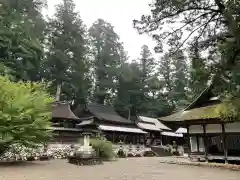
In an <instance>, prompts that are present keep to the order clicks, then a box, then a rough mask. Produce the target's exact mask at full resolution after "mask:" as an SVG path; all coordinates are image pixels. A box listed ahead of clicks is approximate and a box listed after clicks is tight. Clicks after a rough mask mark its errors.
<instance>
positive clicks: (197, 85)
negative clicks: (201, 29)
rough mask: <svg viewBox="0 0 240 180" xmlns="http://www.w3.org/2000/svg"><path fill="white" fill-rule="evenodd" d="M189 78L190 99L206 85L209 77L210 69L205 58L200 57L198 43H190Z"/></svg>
mask: <svg viewBox="0 0 240 180" xmlns="http://www.w3.org/2000/svg"><path fill="white" fill-rule="evenodd" d="M189 58H190V70H189V71H190V72H189V73H190V78H189V91H190V94H191V100H193V99H195V98H196V96H198V95H199V94H200V93H201V92H202V91H203V90H204V89H205V87H206V86H207V82H208V80H209V77H210V73H211V72H210V69H209V66H208V64H207V60H206V59H205V58H203V57H201V54H200V52H199V46H198V43H195V44H192V45H191V47H190V52H189Z"/></svg>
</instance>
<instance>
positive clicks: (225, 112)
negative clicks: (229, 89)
mask: <svg viewBox="0 0 240 180" xmlns="http://www.w3.org/2000/svg"><path fill="white" fill-rule="evenodd" d="M225 97H227V98H226V99H225V100H224V101H223V103H222V104H220V105H218V107H217V108H216V113H218V114H219V116H220V118H221V120H222V121H227V122H234V121H239V120H240V99H239V98H236V97H233V96H232V95H231V94H229V93H227V95H226V96H225Z"/></svg>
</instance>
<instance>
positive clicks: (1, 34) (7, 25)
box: [0, 0, 45, 81]
mask: <svg viewBox="0 0 240 180" xmlns="http://www.w3.org/2000/svg"><path fill="white" fill-rule="evenodd" d="M43 6H44V2H43V1H41V0H39V1H34V0H21V1H20V0H3V1H1V2H0V27H1V30H0V61H1V62H2V63H3V64H4V65H5V66H6V67H8V68H10V69H11V75H13V77H15V79H16V80H19V79H23V80H33V81H37V80H40V78H41V77H40V74H39V72H40V65H41V59H42V56H43V49H42V45H41V43H40V42H41V40H43V30H44V25H45V21H44V19H43V17H42V15H41V9H42V7H43Z"/></svg>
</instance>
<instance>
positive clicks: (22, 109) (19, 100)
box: [0, 76, 53, 154]
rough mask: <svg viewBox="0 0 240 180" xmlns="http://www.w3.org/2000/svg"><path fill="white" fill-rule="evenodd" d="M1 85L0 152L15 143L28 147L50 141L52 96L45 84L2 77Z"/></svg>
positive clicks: (0, 77)
mask: <svg viewBox="0 0 240 180" xmlns="http://www.w3.org/2000/svg"><path fill="white" fill-rule="evenodd" d="M0 85H1V88H0V101H1V103H0V154H2V153H3V152H4V151H5V150H6V149H8V148H9V147H10V146H11V145H12V144H15V143H17V144H21V145H25V146H27V147H29V146H35V145H38V144H42V143H45V142H46V141H47V140H49V138H50V137H51V132H50V131H49V130H47V129H48V127H49V126H50V125H51V123H50V121H49V120H50V118H51V105H52V102H53V98H52V97H51V96H50V95H49V94H48V92H47V89H46V86H45V85H44V84H43V83H32V82H22V81H19V82H18V83H15V82H12V81H10V80H9V79H8V78H7V77H3V76H0Z"/></svg>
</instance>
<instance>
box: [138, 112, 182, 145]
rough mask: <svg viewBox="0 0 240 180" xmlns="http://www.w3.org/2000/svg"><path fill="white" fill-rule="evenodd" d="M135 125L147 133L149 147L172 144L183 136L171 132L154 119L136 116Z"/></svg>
mask: <svg viewBox="0 0 240 180" xmlns="http://www.w3.org/2000/svg"><path fill="white" fill-rule="evenodd" d="M135 123H136V125H137V126H138V127H139V128H141V129H143V130H144V131H146V132H148V136H147V139H148V141H150V142H148V144H149V145H163V144H165V145H166V144H172V142H173V141H176V140H177V139H178V138H182V137H183V134H181V133H175V132H172V130H171V129H170V128H169V127H167V126H166V125H164V124H163V123H162V122H160V121H159V120H158V119H156V118H150V117H144V116H138V117H137V120H136V121H135Z"/></svg>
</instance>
